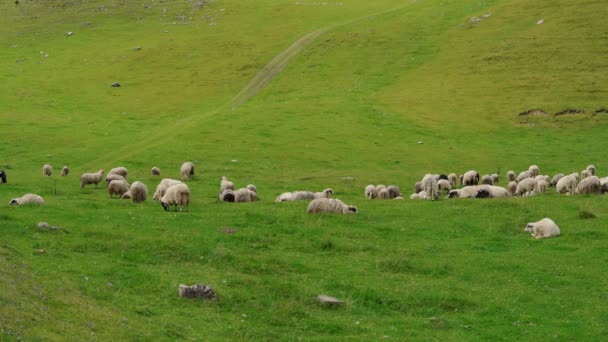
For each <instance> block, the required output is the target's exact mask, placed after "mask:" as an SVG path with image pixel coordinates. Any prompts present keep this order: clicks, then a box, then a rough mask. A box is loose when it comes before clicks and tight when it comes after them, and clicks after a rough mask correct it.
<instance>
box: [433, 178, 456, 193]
mask: <svg viewBox="0 0 608 342" xmlns="http://www.w3.org/2000/svg"><path fill="white" fill-rule="evenodd" d="M437 188H438V189H439V192H440V193H441V192H444V190H445V193H446V194H447V193H449V192H450V190H452V183H450V181H447V180H445V179H440V180H439V181H438V182H437Z"/></svg>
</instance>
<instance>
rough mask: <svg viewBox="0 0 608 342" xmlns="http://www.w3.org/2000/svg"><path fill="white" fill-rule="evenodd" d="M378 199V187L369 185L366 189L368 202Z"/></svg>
mask: <svg viewBox="0 0 608 342" xmlns="http://www.w3.org/2000/svg"><path fill="white" fill-rule="evenodd" d="M376 197H378V192H377V191H376V186H375V185H372V184H370V185H368V186H366V187H365V198H367V199H368V200H371V199H374V198H376Z"/></svg>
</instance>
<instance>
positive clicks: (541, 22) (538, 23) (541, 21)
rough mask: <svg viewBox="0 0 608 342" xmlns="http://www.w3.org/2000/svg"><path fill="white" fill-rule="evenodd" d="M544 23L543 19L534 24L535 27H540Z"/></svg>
mask: <svg viewBox="0 0 608 342" xmlns="http://www.w3.org/2000/svg"><path fill="white" fill-rule="evenodd" d="M544 22H545V19H541V20H539V21H537V22H536V25H542V24H543V23H544Z"/></svg>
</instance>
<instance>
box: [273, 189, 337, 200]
mask: <svg viewBox="0 0 608 342" xmlns="http://www.w3.org/2000/svg"><path fill="white" fill-rule="evenodd" d="M333 193H334V191H333V190H332V189H331V188H327V189H325V190H323V191H321V192H312V191H292V192H284V193H282V194H280V195H279V196H277V198H276V199H275V200H274V201H275V202H285V201H304V200H313V199H315V198H329V196H330V195H331V194H333Z"/></svg>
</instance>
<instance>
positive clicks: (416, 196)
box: [410, 192, 420, 199]
mask: <svg viewBox="0 0 608 342" xmlns="http://www.w3.org/2000/svg"><path fill="white" fill-rule="evenodd" d="M419 197H420V196H419V195H418V194H417V193H415V192H414V193H413V194H411V195H410V199H419Z"/></svg>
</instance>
